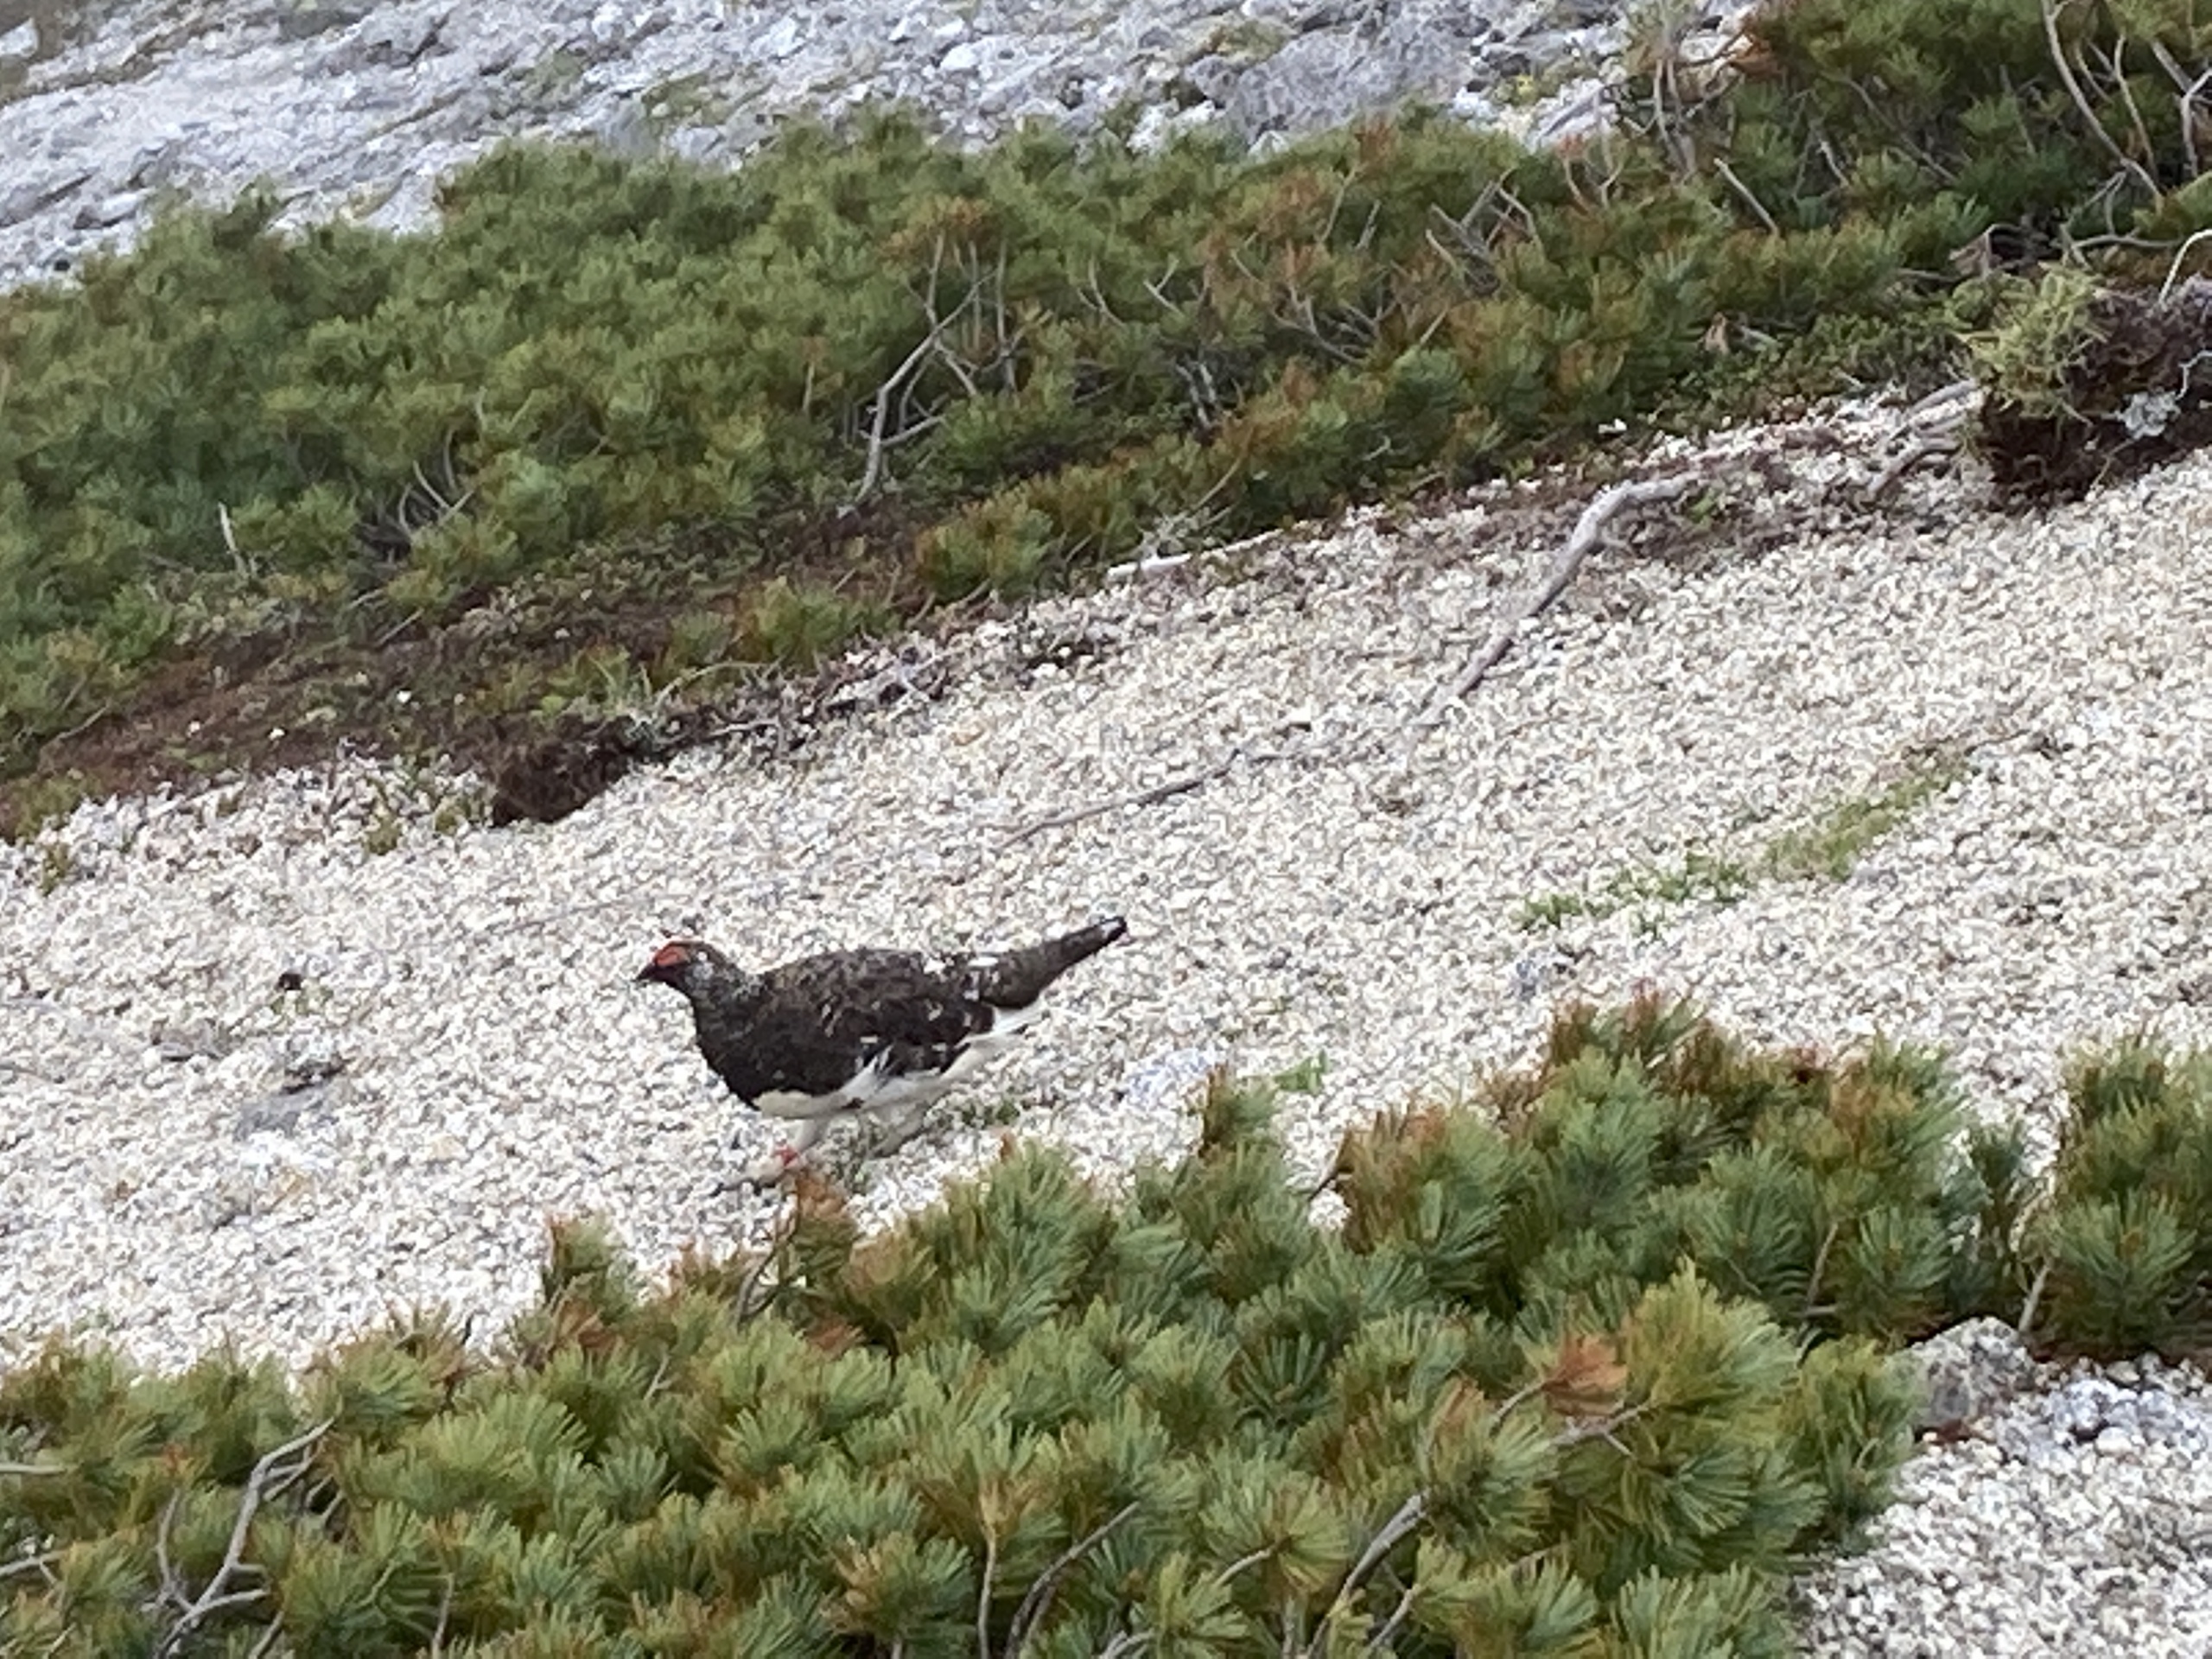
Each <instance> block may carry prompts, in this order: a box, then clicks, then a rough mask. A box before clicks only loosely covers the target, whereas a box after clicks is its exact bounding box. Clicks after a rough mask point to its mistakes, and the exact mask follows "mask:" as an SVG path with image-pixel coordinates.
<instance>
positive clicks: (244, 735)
mask: <svg viewBox="0 0 2212 1659" xmlns="http://www.w3.org/2000/svg"><path fill="white" fill-rule="evenodd" d="M911 538H912V525H911V523H910V521H909V519H908V518H907V517H906V513H905V512H904V510H903V509H901V508H899V506H897V505H895V504H894V505H878V506H871V507H869V508H866V509H863V510H861V511H860V512H834V511H832V512H823V513H819V514H816V515H812V516H810V517H808V518H798V516H796V515H793V516H791V517H790V518H786V520H785V522H784V523H783V524H781V525H780V526H779V535H778V539H777V552H778V556H777V557H776V559H775V561H774V563H773V569H774V571H775V576H774V577H773V578H771V577H769V576H768V575H766V569H764V567H765V566H766V563H767V562H766V560H764V559H763V558H761V557H759V556H754V555H753V554H752V553H750V552H747V553H743V554H741V553H738V552H736V551H734V550H732V549H730V548H728V547H727V546H720V545H715V544H711V543H709V542H707V541H705V540H695V541H693V542H691V543H671V544H668V545H663V546H659V547H656V548H652V549H628V550H620V551H602V552H599V553H595V554H580V555H579V556H578V558H577V559H576V560H575V562H574V563H572V564H571V565H570V567H569V568H568V569H566V570H564V571H563V573H562V574H561V575H560V576H559V577H558V578H557V579H554V580H550V581H546V582H540V583H539V584H537V586H535V587H532V588H516V589H510V590H507V591H505V592H503V593H499V594H484V595H480V596H479V599H480V602H477V603H474V604H472V605H467V606H464V607H459V608H458V610H457V613H455V614H453V615H452V616H450V617H449V618H448V619H446V620H438V621H430V620H421V619H408V618H398V619H390V620H385V621H384V622H383V623H382V624H381V626H380V629H379V626H378V625H376V624H371V625H369V626H363V625H362V622H361V620H360V619H359V618H356V619H353V620H352V621H351V622H350V623H349V625H348V626H346V628H345V630H344V631H342V632H341V631H340V629H339V628H337V627H336V626H334V625H333V624H332V623H331V622H329V621H328V620H317V621H315V622H313V623H308V624H303V625H300V626H293V627H291V628H289V629H285V630H281V631H271V632H261V633H256V634H252V635H250V636H243V637H236V638H230V639H223V640H221V641H219V642H213V643H210V644H208V645H204V646H202V647H201V648H199V649H196V650H194V651H192V652H189V653H188V654H186V655H184V656H182V657H180V658H173V659H171V660H169V661H168V662H166V663H164V664H162V665H161V666H159V667H158V668H157V669H156V671H154V672H153V673H152V674H151V675H150V676H149V677H148V678H147V679H146V680H145V681H144V682H143V683H142V684H141V685H140V686H139V687H138V688H137V690H135V691H134V692H133V693H132V694H131V695H130V696H128V697H127V698H124V699H122V700H120V701H118V702H116V703H114V704H113V705H111V707H110V708H108V709H105V710H104V711H102V712H101V714H99V715H98V716H97V717H95V718H94V719H92V720H91V721H88V722H86V724H85V725H84V726H82V727H80V728H78V729H76V730H75V731H73V732H70V733H67V734H64V735H62V736H60V737H57V738H55V739H53V740H52V741H49V742H48V743H47V744H46V745H45V747H43V748H42V749H41V752H40V753H39V756H38V760H37V763H36V765H35V767H34V769H33V770H32V772H30V773H29V775H28V776H26V777H21V778H15V779H8V780H6V781H5V783H4V784H0V836H10V837H14V836H22V835H25V834H28V833H29V832H31V831H32V830H35V829H36V828H37V827H38V825H39V823H40V822H41V820H43V819H44V818H45V817H47V816H48V814H50V813H52V812H54V811H56V810H67V807H68V806H70V805H71V804H74V802H75V801H77V800H79V799H82V798H100V797H104V796H107V795H112V794H134V793H139V792H143V791H147V790H149V789H153V788H156V787H158V786H159V785H163V784H170V785H179V786H185V785H192V784H195V783H203V782H206V781H207V780H209V779H213V778H216V777H219V776H224V775H226V774H233V775H234V774H243V773H248V772H269V771H271V770H274V769H277V768H279V767H284V766H316V765H321V764H327V762H328V761H329V760H331V759H332V758H333V757H334V755H335V754H337V753H340V752H341V751H345V750H351V751H353V752H358V753H374V754H381V755H387V756H395V757H397V756H407V757H414V758H417V759H426V760H427V759H431V758H435V757H443V758H444V759H445V760H448V761H449V762H451V763H453V764H454V765H455V766H461V767H464V768H467V769H469V770H473V771H474V772H477V773H478V774H479V775H480V776H481V777H482V778H484V779H486V783H487V784H488V785H489V789H490V801H489V810H490V812H491V815H492V817H493V821H494V822H495V823H509V822H512V821H515V820H518V819H531V820H536V821H539V822H551V821H553V820H555V819H558V818H560V817H565V816H566V815H567V814H569V813H570V812H572V811H574V810H576V809H577V808H578V807H580V806H582V805H583V804H585V803H586V802H587V801H589V800H590V799H592V798H594V796H596V795H598V794H599V793H600V792H601V791H603V790H605V789H606V788H607V786H608V785H611V784H613V783H614V782H615V781H616V780H617V779H620V778H621V777H622V776H623V775H624V774H625V773H626V772H628V771H630V770H631V768H632V767H633V766H638V765H640V764H642V763H645V762H648V761H651V760H659V759H663V758H664V757H666V756H667V755H669V754H671V753H675V752H676V751H677V750H679V749H681V748H683V747H687V746H689V745H690V744H692V743H694V742H696V741H700V740H701V739H702V737H704V736H707V735H709V734H723V733H727V732H728V731H730V730H731V729H733V728H735V729H739V730H753V729H756V728H759V727H760V721H761V715H760V709H762V708H763V707H764V706H766V705H777V706H778V707H779V708H780V706H781V704H782V702H783V701H784V700H785V696H786V692H787V690H788V687H789V685H790V684H791V683H792V682H794V681H796V682H798V683H800V684H801V685H802V686H804V684H805V683H809V682H810V681H811V680H812V679H814V678H817V677H818V676H816V675H815V674H814V673H813V670H814V664H813V663H812V662H811V661H810V660H807V659H805V658H789V657H779V651H778V646H779V642H778V641H776V640H774V639H763V638H762V637H761V636H760V631H759V627H758V625H757V621H756V620H755V614H756V613H755V611H754V609H753V607H754V606H755V604H756V602H757V601H759V599H760V595H761V594H763V593H764V592H765V591H766V590H767V589H768V588H769V587H770V585H771V582H772V581H776V580H779V581H781V582H784V583H785V584H787V585H788V584H794V583H796V584H799V585H802V586H810V587H812V588H820V589H829V588H836V589H838V590H840V591H842V592H845V593H847V594H849V596H850V597H851V598H852V600H853V601H854V602H855V605H856V606H858V607H865V608H868V609H869V610H870V611H871V612H872V613H874V614H876V615H879V616H880V617H882V618H884V619H886V620H890V619H912V618H913V617H915V616H917V615H918V614H919V613H921V612H922V611H923V610H924V609H925V607H926V604H927V600H926V594H925V590H924V589H923V588H922V587H921V585H920V583H919V582H918V580H916V579H915V578H914V576H913V575H912V559H911V556H908V555H907V554H906V547H907V546H908V545H909V544H910V543H911ZM702 618H708V619H715V620H720V621H721V623H722V624H723V625H724V626H726V627H727V629H728V640H729V643H728V648H727V650H726V651H725V652H722V653H721V658H720V660H717V661H715V662H713V663H711V664H704V665H699V664H687V663H684V662H682V661H678V660H676V659H675V658H673V657H672V650H671V647H672V642H673V641H675V640H676V639H677V634H678V632H679V630H680V628H681V626H683V624H684V623H686V622H691V623H696V622H697V621H698V620H700V619H702ZM827 695H828V693H827V692H825V693H824V696H827Z"/></svg>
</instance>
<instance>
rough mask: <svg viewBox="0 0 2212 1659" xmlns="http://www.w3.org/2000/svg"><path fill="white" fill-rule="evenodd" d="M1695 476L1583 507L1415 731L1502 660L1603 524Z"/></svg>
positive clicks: (1676, 491) (1569, 579)
mask: <svg viewBox="0 0 2212 1659" xmlns="http://www.w3.org/2000/svg"><path fill="white" fill-rule="evenodd" d="M1698 481H1699V475H1698V474H1694V473H1675V474H1670V475H1669V476H1668V477H1665V478H1648V479H1643V480H1638V481H1637V482H1636V483H1633V484H1616V485H1614V486H1613V487H1612V488H1611V489H1610V490H1607V491H1606V492H1605V493H1604V494H1602V495H1600V496H1599V498H1598V499H1596V500H1595V501H1592V503H1591V504H1590V505H1588V506H1586V507H1585V508H1583V510H1582V516H1581V518H1578V519H1576V520H1575V522H1574V533H1573V535H1572V536H1569V537H1567V545H1566V546H1564V547H1562V548H1561V549H1560V550H1559V556H1558V557H1557V558H1555V559H1554V560H1553V561H1552V564H1551V569H1549V570H1548V571H1546V572H1545V573H1544V579H1543V582H1541V584H1540V585H1539V586H1538V587H1537V588H1535V590H1534V591H1533V592H1531V593H1529V594H1523V595H1522V597H1521V599H1520V600H1519V601H1516V603H1515V604H1513V605H1512V606H1510V607H1509V608H1508V609H1507V611H1506V613H1505V614H1504V615H1503V617H1501V618H1499V619H1498V623H1497V626H1496V627H1494V628H1492V629H1491V634H1490V638H1489V639H1486V640H1484V642H1483V647H1482V649H1481V650H1480V651H1478V652H1476V653H1475V654H1474V655H1473V656H1472V657H1470V658H1468V659H1467V663H1466V666H1465V667H1464V668H1462V669H1461V670H1460V671H1459V677H1457V678H1456V679H1454V680H1453V681H1452V683H1451V684H1450V685H1449V686H1446V688H1445V689H1444V690H1441V691H1440V692H1439V693H1438V694H1437V695H1436V696H1433V697H1432V698H1430V699H1429V703H1428V707H1427V709H1424V710H1423V711H1422V712H1421V717H1420V718H1419V719H1418V720H1416V721H1414V722H1413V726H1414V730H1416V731H1421V730H1426V729H1427V728H1429V727H1432V726H1433V725H1435V724H1436V722H1437V721H1439V720H1440V719H1441V718H1443V714H1444V709H1445V705H1446V704H1447V703H1453V702H1459V699H1460V698H1462V697H1464V696H1466V695H1467V694H1468V693H1469V692H1471V691H1472V690H1474V689H1475V688H1476V687H1477V686H1478V685H1480V684H1481V683H1483V681H1484V679H1486V678H1487V677H1489V675H1490V671H1491V670H1492V669H1493V668H1496V667H1497V665H1498V664H1499V663H1501V662H1503V660H1504V659H1505V653H1506V652H1509V651H1510V650H1512V649H1513V641H1514V639H1515V637H1516V635H1518V634H1519V632H1520V631H1521V627H1522V624H1523V623H1525V622H1527V621H1529V620H1530V619H1531V618H1534V617H1537V616H1541V615H1542V614H1543V613H1544V612H1546V611H1547V610H1548V609H1550V608H1551V607H1552V605H1553V603H1554V601H1557V600H1558V598H1559V596H1560V594H1563V593H1565V592H1566V591H1567V588H1568V587H1569V585H1570V584H1572V583H1573V581H1574V578H1575V576H1576V575H1577V574H1578V573H1579V572H1580V570H1581V569H1582V564H1583V561H1584V560H1586V559H1587V558H1588V557H1589V556H1590V554H1591V551H1592V549H1594V548H1595V547H1596V546H1597V545H1598V538H1599V537H1600V536H1602V535H1604V534H1605V526H1606V525H1608V524H1611V523H1612V521H1613V520H1614V519H1616V518H1618V517H1620V515H1621V514H1622V513H1624V512H1627V511H1628V510H1629V509H1630V507H1640V506H1643V505H1648V504H1649V503H1651V502H1654V501H1672V500H1673V499H1675V497H1676V496H1679V495H1681V494H1683V493H1686V492H1687V491H1688V489H1689V488H1690V487H1691V486H1693V485H1694V484H1696V483H1697V482H1698Z"/></svg>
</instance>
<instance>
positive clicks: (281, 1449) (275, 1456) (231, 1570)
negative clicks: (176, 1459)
mask: <svg viewBox="0 0 2212 1659" xmlns="http://www.w3.org/2000/svg"><path fill="white" fill-rule="evenodd" d="M335 1421H338V1420H337V1419H336V1418H334V1417H326V1418H324V1419H323V1420H322V1421H321V1422H319V1423H317V1424H316V1425H315V1427H313V1428H311V1429H308V1431H307V1432H306V1433H303V1434H296V1435H295V1436H293V1437H292V1438H291V1439H290V1440H287V1441H285V1442H284V1443H283V1445H282V1446H273V1447H271V1448H270V1450H269V1451H267V1452H263V1453H262V1454H261V1457H260V1459H258V1460H257V1462H256V1463H255V1464H254V1465H253V1472H252V1473H251V1474H250V1475H248V1476H247V1477H246V1482H245V1491H242V1492H240V1493H239V1494H238V1519H237V1521H236V1522H233V1523H232V1527H231V1541H230V1547H229V1548H226V1550H224V1552H223V1564H222V1565H221V1566H220V1567H217V1568H216V1569H215V1573H214V1576H213V1577H212V1578H210V1579H209V1580H207V1587H206V1588H204V1589H203V1590H201V1591H200V1594H199V1595H198V1596H197V1597H196V1598H194V1599H193V1600H191V1601H189V1602H187V1601H186V1600H185V1599H184V1586H183V1585H182V1583H181V1581H180V1580H178V1579H177V1577H176V1576H175V1573H174V1572H173V1571H172V1569H171V1568H170V1566H169V1562H168V1534H169V1528H170V1525H171V1524H172V1523H173V1522H175V1518H176V1508H177V1503H178V1499H179V1498H181V1497H182V1496H183V1494H181V1493H179V1494H178V1495H177V1497H173V1498H171V1499H170V1500H169V1506H168V1509H167V1510H164V1511H163V1512H162V1525H161V1529H160V1530H159V1531H158V1532H157V1533H156V1535H155V1538H154V1548H155V1554H156V1556H157V1557H158V1558H159V1559H160V1561H161V1565H162V1592H161V1593H162V1600H163V1601H165V1602H174V1603H175V1604H177V1605H179V1606H180V1608H181V1611H179V1612H178V1614H177V1618H176V1622H175V1624H172V1625H170V1626H169V1628H168V1632H167V1633H166V1634H165V1635H164V1636H163V1637H162V1641H161V1645H160V1646H159V1647H157V1648H156V1649H154V1656H155V1659H169V1656H170V1655H172V1654H175V1653H177V1652H180V1651H181V1649H183V1646H184V1643H185V1639H186V1638H187V1637H189V1636H190V1635H191V1634H192V1632H193V1631H194V1630H197V1629H198V1628H199V1627H200V1625H201V1624H203V1623H205V1622H206V1621H207V1618H210V1617H211V1616H212V1615H213V1614H215V1613H218V1612H219V1611H222V1610H223V1609H224V1608H226V1607H237V1606H241V1605H244V1604H245V1603H247V1602H250V1601H258V1600H260V1599H262V1598H263V1597H264V1596H265V1595H267V1594H268V1587H267V1586H265V1585H257V1586H254V1587H253V1588H251V1589H246V1590H234V1589H232V1587H231V1586H232V1582H233V1580H236V1579H237V1578H238V1574H239V1573H247V1572H251V1573H257V1574H258V1573H260V1571H261V1569H260V1568H259V1567H254V1566H253V1565H251V1563H250V1562H248V1561H247V1560H246V1559H245V1547H246V1541H247V1540H248V1538H249V1537H250V1536H251V1533H252V1530H253V1518H254V1516H256V1515H257V1514H259V1513H260V1511H261V1506H262V1504H264V1503H266V1502H267V1501H268V1500H269V1499H270V1498H272V1497H278V1496H280V1495H281V1494H283V1492H284V1491H286V1490H288V1489H289V1488H290V1487H291V1486H293V1485H295V1484H297V1483H298V1482H299V1480H300V1478H301V1477H302V1476H303V1475H305V1474H306V1473H307V1471H308V1468H309V1467H310V1466H311V1465H313V1464H314V1462H315V1447H316V1446H318V1445H319V1444H321V1440H322V1437H323V1436H324V1435H325V1434H327V1433H329V1432H330V1426H331V1425H332V1424H333V1423H334V1422H335Z"/></svg>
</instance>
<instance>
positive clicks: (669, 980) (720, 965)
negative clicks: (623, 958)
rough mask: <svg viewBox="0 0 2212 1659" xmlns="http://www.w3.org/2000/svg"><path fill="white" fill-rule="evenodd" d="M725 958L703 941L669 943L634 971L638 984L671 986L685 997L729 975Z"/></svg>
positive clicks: (675, 941)
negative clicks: (647, 982) (636, 972)
mask: <svg viewBox="0 0 2212 1659" xmlns="http://www.w3.org/2000/svg"><path fill="white" fill-rule="evenodd" d="M731 972H732V970H731V968H730V963H729V958H728V957H725V956H723V955H722V953H721V951H719V950H715V947H714V946H713V945H711V944H708V943H707V942H706V941H705V940H704V939H671V940H670V941H669V942H668V943H667V944H664V945H663V946H661V948H660V949H659V950H656V951H654V952H653V954H652V960H651V961H650V962H648V963H645V966H644V967H642V968H640V969H638V978H639V981H640V982H645V981H651V982H654V983H656V984H660V985H673V986H674V987H675V988H677V990H679V991H682V992H683V994H684V995H686V996H689V995H690V994H691V993H692V992H693V991H695V990H702V989H704V988H706V987H707V986H708V985H709V984H711V983H713V982H714V981H715V979H716V978H718V977H722V976H729V975H730V974H731Z"/></svg>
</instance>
